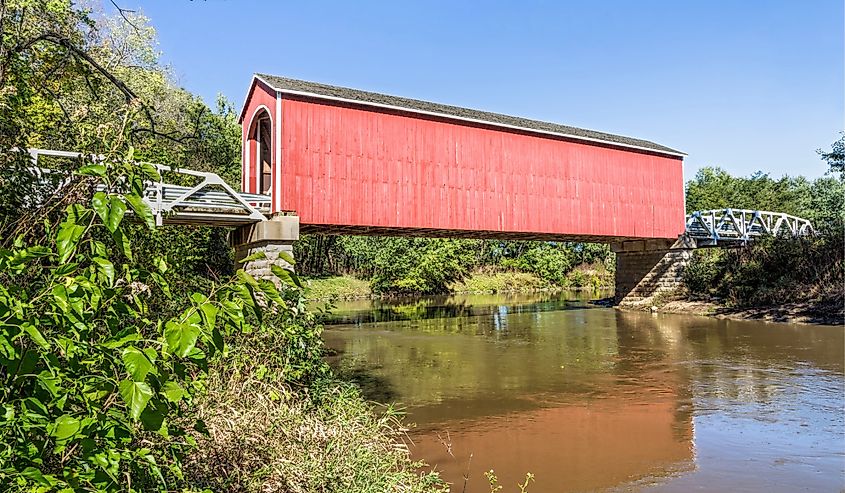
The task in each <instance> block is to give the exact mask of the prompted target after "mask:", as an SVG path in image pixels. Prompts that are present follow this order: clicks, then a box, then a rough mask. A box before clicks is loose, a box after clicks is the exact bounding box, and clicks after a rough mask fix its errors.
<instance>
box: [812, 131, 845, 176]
mask: <svg viewBox="0 0 845 493" xmlns="http://www.w3.org/2000/svg"><path fill="white" fill-rule="evenodd" d="M830 147H831V149H830V152H824V151H823V150H821V149H818V150H817V151H816V152H817V153H818V154H819V156H821V158H822V160H823V161H825V162H826V163H827V165H828V168H829V169H828V172H829V173H840V177H843V176H845V175H843V174H845V132H840V137H839V140H837V141H836V142H834V143H833V144H831V146H830Z"/></svg>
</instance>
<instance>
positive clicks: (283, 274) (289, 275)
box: [270, 264, 302, 288]
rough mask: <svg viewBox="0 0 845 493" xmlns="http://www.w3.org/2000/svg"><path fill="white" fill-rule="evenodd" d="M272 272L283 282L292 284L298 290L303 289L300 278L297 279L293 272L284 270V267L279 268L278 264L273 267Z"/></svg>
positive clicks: (271, 267)
mask: <svg viewBox="0 0 845 493" xmlns="http://www.w3.org/2000/svg"><path fill="white" fill-rule="evenodd" d="M270 270H271V271H272V272H273V274H274V275H275V276H276V277H278V278H279V279H280V280H281V281H282V282H284V283H286V284H290V285H291V286H296V287H298V288H301V287H302V281H300V280H299V277H297V276H296V274H294V273H293V271H291V270H288V269H283V268H282V267H279V266H278V265H276V264H273V265H271V266H270Z"/></svg>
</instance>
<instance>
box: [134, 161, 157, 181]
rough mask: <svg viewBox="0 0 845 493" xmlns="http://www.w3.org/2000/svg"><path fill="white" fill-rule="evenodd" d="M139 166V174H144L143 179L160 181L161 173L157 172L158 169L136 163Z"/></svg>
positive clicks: (146, 164)
mask: <svg viewBox="0 0 845 493" xmlns="http://www.w3.org/2000/svg"><path fill="white" fill-rule="evenodd" d="M138 164H139V165H140V166H141V172H142V173H143V174H144V176H145V177H147V178H148V179H150V180H152V181H161V173H159V172H158V168H156V167H155V166H154V165H153V164H151V163H138Z"/></svg>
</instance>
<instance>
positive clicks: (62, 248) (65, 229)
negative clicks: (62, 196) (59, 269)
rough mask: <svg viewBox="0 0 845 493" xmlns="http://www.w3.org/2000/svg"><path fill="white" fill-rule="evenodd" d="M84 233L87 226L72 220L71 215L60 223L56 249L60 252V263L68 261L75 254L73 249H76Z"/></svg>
mask: <svg viewBox="0 0 845 493" xmlns="http://www.w3.org/2000/svg"><path fill="white" fill-rule="evenodd" d="M83 233H85V226H80V225H79V224H76V223H75V222H73V221H71V216H68V217H67V219H65V220H64V222H62V224H61V225H59V232H58V233H57V234H56V249H57V250H58V253H59V264H63V263H65V262H67V260H68V259H69V258H70V256H71V255H73V251H74V250H75V249H76V245H77V244H78V243H79V240H80V239H81V238H82V234H83Z"/></svg>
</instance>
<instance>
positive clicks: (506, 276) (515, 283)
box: [303, 264, 613, 300]
mask: <svg viewBox="0 0 845 493" xmlns="http://www.w3.org/2000/svg"><path fill="white" fill-rule="evenodd" d="M303 282H304V284H305V287H306V290H305V295H306V297H307V298H308V299H312V300H323V299H331V298H336V299H355V298H371V297H379V296H385V295H388V294H389V293H385V294H379V293H374V292H373V290H372V289H371V287H370V282H369V281H366V280H364V279H359V278H357V277H354V276H352V275H341V276H327V277H317V278H307V277H306V278H303ZM612 288H613V273H612V272H610V271H608V270H607V269H606V268H605V267H604V265H602V264H593V265H580V266H578V267H576V268H575V269H573V270H571V271H570V272H568V273H567V274H566V275H565V276H564V277H563V282H562V284H556V283H552V282H550V281H548V280H546V279H543V278H541V277H540V276H538V275H537V274H533V273H530V272H519V271H510V270H494V269H490V268H488V269H477V270H475V271H473V272H471V273H469V274H468V275H467V277H465V278H463V279H461V280H459V281H455V282H453V283H451V284H449V285H448V286H447V292H448V293H505V292H531V291H544V290H559V289H612ZM414 294H416V293H414ZM419 294H422V293H419Z"/></svg>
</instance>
